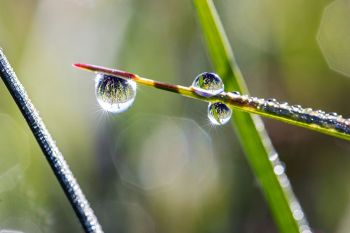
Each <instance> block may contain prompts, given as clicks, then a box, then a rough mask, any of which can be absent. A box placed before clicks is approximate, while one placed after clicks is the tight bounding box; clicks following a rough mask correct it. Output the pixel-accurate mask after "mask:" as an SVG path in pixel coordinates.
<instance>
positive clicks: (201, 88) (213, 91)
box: [192, 72, 224, 97]
mask: <svg viewBox="0 0 350 233" xmlns="http://www.w3.org/2000/svg"><path fill="white" fill-rule="evenodd" d="M192 88H193V90H194V92H196V93H197V94H198V95H200V96H205V97H210V96H213V95H217V94H220V93H221V92H223V91H224V83H223V82H222V80H221V78H220V77H219V76H218V75H217V74H215V73H210V72H204V73H201V74H199V75H198V76H197V77H196V78H195V79H194V81H193V83H192Z"/></svg>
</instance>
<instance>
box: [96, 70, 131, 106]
mask: <svg viewBox="0 0 350 233" xmlns="http://www.w3.org/2000/svg"><path fill="white" fill-rule="evenodd" d="M95 82H96V84H95V91H96V98H97V102H98V103H99V104H100V106H101V107H102V108H103V109H104V110H106V111H108V112H112V113H120V112H124V111H125V110H126V109H128V108H129V107H130V106H131V105H132V103H133V102H134V100H135V96H136V83H135V82H134V81H131V80H126V79H123V78H119V77H115V76H111V75H105V74H97V75H96V79H95Z"/></svg>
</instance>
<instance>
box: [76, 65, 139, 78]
mask: <svg viewBox="0 0 350 233" xmlns="http://www.w3.org/2000/svg"><path fill="white" fill-rule="evenodd" d="M73 67H76V68H79V69H83V70H88V71H92V72H97V73H103V74H108V75H113V76H117V77H122V78H127V79H136V78H137V75H135V74H132V73H129V72H126V71H122V70H116V69H110V68H106V67H103V66H96V65H90V64H83V63H75V64H73Z"/></svg>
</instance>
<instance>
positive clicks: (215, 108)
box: [208, 102, 232, 125]
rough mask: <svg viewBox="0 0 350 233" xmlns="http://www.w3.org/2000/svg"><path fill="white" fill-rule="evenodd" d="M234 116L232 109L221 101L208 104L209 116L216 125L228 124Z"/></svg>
mask: <svg viewBox="0 0 350 233" xmlns="http://www.w3.org/2000/svg"><path fill="white" fill-rule="evenodd" d="M231 116H232V110H231V109H230V108H229V107H227V105H226V104H224V103H221V102H216V103H210V104H209V105H208V118H209V120H210V122H211V123H213V124H214V125H223V124H226V123H227V122H228V121H229V120H230V119H231Z"/></svg>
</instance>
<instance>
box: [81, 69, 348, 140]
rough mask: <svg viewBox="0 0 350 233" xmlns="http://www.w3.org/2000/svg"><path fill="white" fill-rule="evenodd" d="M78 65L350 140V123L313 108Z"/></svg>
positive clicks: (337, 116) (332, 114)
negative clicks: (199, 90) (198, 90)
mask: <svg viewBox="0 0 350 233" xmlns="http://www.w3.org/2000/svg"><path fill="white" fill-rule="evenodd" d="M74 66H75V67H77V68H81V69H85V70H88V71H92V72H97V73H104V74H108V75H113V76H116V77H121V78H125V79H130V80H133V81H135V82H136V83H138V84H141V85H144V86H149V87H155V88H158V89H162V90H166V91H170V92H174V93H178V94H180V95H182V96H186V97H190V98H194V99H198V100H202V101H206V102H223V103H225V104H227V105H228V106H230V107H231V108H233V109H237V110H240V111H244V112H248V113H254V114H258V115H261V116H264V117H269V118H272V119H275V120H279V121H282V122H286V123H289V124H292V125H296V126H300V127H304V128H307V129H311V130H314V131H318V132H321V133H324V134H328V135H331V136H334V137H338V138H342V139H345V140H350V120H349V119H345V118H343V117H342V116H340V115H337V114H336V113H325V112H323V111H320V110H318V111H314V110H312V109H311V108H302V107H301V106H299V105H295V106H290V105H289V104H288V103H278V102H277V101H276V100H274V99H268V100H265V99H260V98H257V97H249V96H246V95H240V94H239V93H238V92H222V93H220V94H219V95H215V96H211V97H204V96H200V95H198V94H196V92H195V91H194V90H193V88H192V87H185V86H180V85H173V84H167V83H163V82H158V81H154V80H152V79H147V78H143V77H140V76H138V75H136V74H132V73H129V72H125V71H120V70H116V69H110V68H106V67H102V66H95V65H89V64H74Z"/></svg>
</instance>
